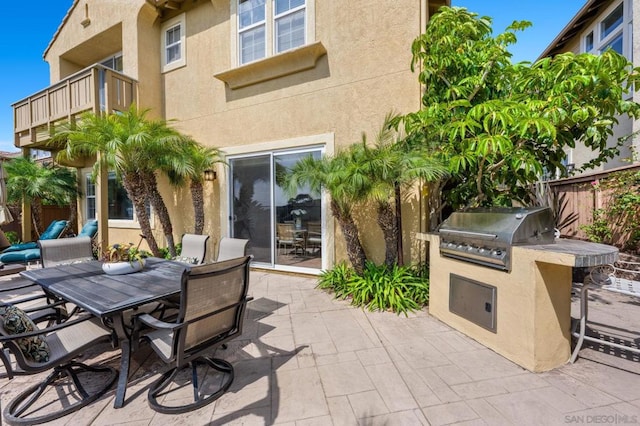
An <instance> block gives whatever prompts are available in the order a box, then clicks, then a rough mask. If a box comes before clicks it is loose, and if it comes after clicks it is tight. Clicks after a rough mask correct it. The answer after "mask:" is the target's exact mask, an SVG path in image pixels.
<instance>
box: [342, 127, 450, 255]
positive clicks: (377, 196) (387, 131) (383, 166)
mask: <svg viewBox="0 0 640 426" xmlns="http://www.w3.org/2000/svg"><path fill="white" fill-rule="evenodd" d="M396 121H397V117H394V116H393V115H391V114H388V115H387V116H386V117H385V120H384V123H383V126H382V128H381V129H380V131H379V133H378V135H377V136H376V140H375V142H374V143H373V145H372V146H369V145H368V144H367V138H366V135H364V134H363V136H362V141H361V143H360V144H356V145H354V146H353V148H352V161H353V162H354V163H356V164H357V167H356V168H357V169H358V170H360V173H361V174H362V177H361V179H362V182H363V183H362V188H363V197H364V198H366V199H368V200H372V201H373V202H374V203H375V204H376V206H377V221H378V226H379V227H380V229H381V230H382V234H383V237H384V242H385V264H386V265H387V266H393V264H395V263H398V264H400V265H402V264H404V259H403V257H402V209H401V205H402V192H401V189H402V188H403V187H404V188H406V187H408V186H410V185H412V184H413V183H415V181H416V180H418V179H422V180H425V181H433V180H437V179H440V178H442V177H443V176H444V175H445V174H446V167H445V166H444V164H441V163H440V162H439V161H437V160H436V159H434V158H432V157H430V156H428V155H427V154H426V152H424V151H422V150H419V149H409V148H408V146H407V145H406V144H404V143H402V142H401V141H398V138H397V136H398V135H397V133H396V131H395V130H394V129H393V123H394V122H396ZM389 194H393V195H392V196H389Z"/></svg>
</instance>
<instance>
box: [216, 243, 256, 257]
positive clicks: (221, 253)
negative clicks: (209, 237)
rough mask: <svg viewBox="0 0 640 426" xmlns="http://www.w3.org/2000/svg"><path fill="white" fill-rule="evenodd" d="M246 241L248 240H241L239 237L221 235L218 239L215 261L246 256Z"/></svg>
mask: <svg viewBox="0 0 640 426" xmlns="http://www.w3.org/2000/svg"><path fill="white" fill-rule="evenodd" d="M248 243H249V240H243V239H241V238H229V237H222V239H221V240H220V246H219V247H218V257H216V262H222V261H225V260H229V259H236V258H238V257H244V256H246V255H247V244H248Z"/></svg>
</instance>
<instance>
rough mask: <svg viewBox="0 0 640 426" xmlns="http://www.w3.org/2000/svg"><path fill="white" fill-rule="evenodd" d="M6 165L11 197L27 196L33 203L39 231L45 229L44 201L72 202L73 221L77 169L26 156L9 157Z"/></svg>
mask: <svg viewBox="0 0 640 426" xmlns="http://www.w3.org/2000/svg"><path fill="white" fill-rule="evenodd" d="M5 169H6V171H7V182H6V185H7V195H8V196H7V198H8V201H9V202H12V203H18V202H20V201H22V200H24V201H25V202H27V203H29V204H31V220H32V223H33V227H34V229H35V231H36V234H37V235H40V233H41V232H42V230H43V229H44V228H43V223H42V205H43V204H53V205H58V206H70V217H69V221H73V220H74V217H75V213H76V209H75V201H76V198H77V195H78V188H77V180H76V174H75V173H74V172H73V171H71V170H69V169H67V168H65V167H60V166H57V165H53V164H39V163H36V162H35V161H33V160H32V159H30V158H26V157H20V158H15V159H13V160H10V161H8V162H7V163H5Z"/></svg>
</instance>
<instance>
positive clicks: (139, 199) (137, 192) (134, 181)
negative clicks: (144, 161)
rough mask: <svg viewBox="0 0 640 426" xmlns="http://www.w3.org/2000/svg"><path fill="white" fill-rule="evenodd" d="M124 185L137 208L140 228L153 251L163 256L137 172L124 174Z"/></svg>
mask: <svg viewBox="0 0 640 426" xmlns="http://www.w3.org/2000/svg"><path fill="white" fill-rule="evenodd" d="M122 186H124V189H125V190H126V191H127V195H128V196H129V199H130V200H131V202H132V203H133V208H135V209H136V215H137V217H138V223H139V224H140V230H141V231H142V235H144V236H145V238H146V240H147V244H148V245H149V249H150V250H151V253H152V254H153V255H154V256H156V257H161V256H160V249H158V243H157V242H156V239H155V237H154V236H153V233H152V232H151V222H150V221H149V215H148V214H147V208H146V206H145V200H146V197H145V191H144V184H143V183H142V182H141V181H140V179H139V178H138V176H137V174H136V173H130V172H128V173H125V174H124V175H123V176H122Z"/></svg>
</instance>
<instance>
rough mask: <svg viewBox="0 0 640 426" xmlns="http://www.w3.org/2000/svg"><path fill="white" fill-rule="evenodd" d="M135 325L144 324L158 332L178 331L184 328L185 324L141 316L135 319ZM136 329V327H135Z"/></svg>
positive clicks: (147, 315)
mask: <svg viewBox="0 0 640 426" xmlns="http://www.w3.org/2000/svg"><path fill="white" fill-rule="evenodd" d="M134 322H135V323H142V324H144V325H146V326H148V327H151V328H155V329H156V330H177V329H179V328H182V327H184V324H183V323H170V322H164V321H161V320H159V319H157V318H156V317H153V316H151V315H149V314H140V315H136V316H135V317H134ZM134 328H135V327H134Z"/></svg>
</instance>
